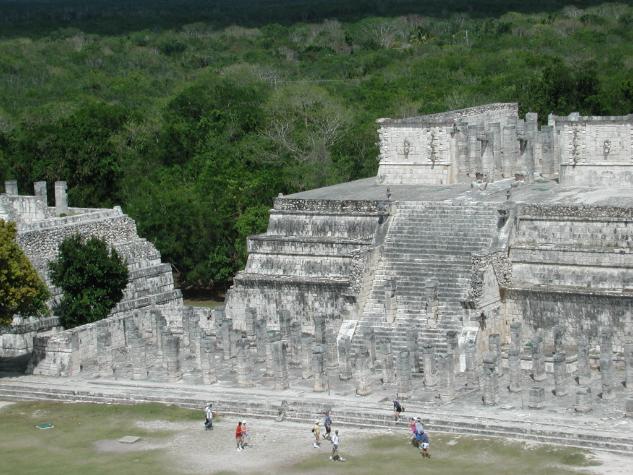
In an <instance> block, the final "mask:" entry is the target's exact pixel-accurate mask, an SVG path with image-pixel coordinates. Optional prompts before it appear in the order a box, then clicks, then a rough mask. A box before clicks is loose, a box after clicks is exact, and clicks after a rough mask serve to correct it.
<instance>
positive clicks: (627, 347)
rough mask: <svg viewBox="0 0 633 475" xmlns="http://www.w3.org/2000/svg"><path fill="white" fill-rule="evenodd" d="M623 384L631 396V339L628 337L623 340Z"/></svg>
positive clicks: (632, 380)
mask: <svg viewBox="0 0 633 475" xmlns="http://www.w3.org/2000/svg"><path fill="white" fill-rule="evenodd" d="M623 350H624V352H623V353H624V354H623V356H624V386H625V387H626V393H627V394H628V395H629V396H633V339H630V337H628V338H627V339H626V340H625V341H624V345H623Z"/></svg>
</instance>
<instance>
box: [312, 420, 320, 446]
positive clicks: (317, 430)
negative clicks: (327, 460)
mask: <svg viewBox="0 0 633 475" xmlns="http://www.w3.org/2000/svg"><path fill="white" fill-rule="evenodd" d="M312 433H313V434H314V448H315V449H320V448H321V425H320V422H319V420H318V419H317V420H316V421H314V427H312Z"/></svg>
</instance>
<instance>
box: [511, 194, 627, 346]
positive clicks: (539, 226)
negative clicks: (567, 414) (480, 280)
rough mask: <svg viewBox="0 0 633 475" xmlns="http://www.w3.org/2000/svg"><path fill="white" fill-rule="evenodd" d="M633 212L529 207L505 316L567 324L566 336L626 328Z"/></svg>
mask: <svg viewBox="0 0 633 475" xmlns="http://www.w3.org/2000/svg"><path fill="white" fill-rule="evenodd" d="M632 220H633V211H632V210H631V209H630V208H621V207H606V206H567V205H536V204H534V205H523V206H520V207H519V209H518V213H517V219H516V226H515V229H514V233H513V237H512V240H511V244H510V254H509V258H510V261H511V262H512V272H511V276H512V281H511V282H510V283H508V284H507V287H508V289H507V291H506V293H505V297H506V316H507V318H508V319H518V320H521V319H523V320H524V321H526V322H527V323H529V324H530V325H531V326H532V327H533V328H543V329H548V328H552V327H553V326H554V325H557V324H560V325H562V326H563V328H565V329H566V330H567V331H566V338H568V339H570V341H571V340H573V338H575V337H576V336H577V335H578V333H579V332H582V331H584V332H589V333H588V334H590V335H591V336H592V337H596V338H597V336H598V331H599V329H600V328H601V327H604V326H614V327H617V328H619V326H620V325H621V320H622V319H623V317H624V316H625V315H626V314H627V313H628V312H630V311H631V303H632V302H633V254H632V252H631V249H632V247H633V232H632V230H633V228H632V227H631V221H632Z"/></svg>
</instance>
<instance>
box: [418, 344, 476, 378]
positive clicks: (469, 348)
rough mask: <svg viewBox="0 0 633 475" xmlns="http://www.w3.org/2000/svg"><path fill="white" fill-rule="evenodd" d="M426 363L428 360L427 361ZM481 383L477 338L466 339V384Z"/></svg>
mask: <svg viewBox="0 0 633 475" xmlns="http://www.w3.org/2000/svg"><path fill="white" fill-rule="evenodd" d="M424 364H425V365H426V360H425V363H424ZM478 385H479V378H478V371H477V345H476V343H475V340H473V339H468V340H467V341H466V386H468V387H469V388H474V387H476V386H478Z"/></svg>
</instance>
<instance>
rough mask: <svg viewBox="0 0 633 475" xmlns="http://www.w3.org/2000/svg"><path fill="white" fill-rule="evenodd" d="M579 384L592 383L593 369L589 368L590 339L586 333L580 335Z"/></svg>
mask: <svg viewBox="0 0 633 475" xmlns="http://www.w3.org/2000/svg"><path fill="white" fill-rule="evenodd" d="M577 347H578V362H577V366H576V369H577V376H576V377H577V382H578V384H581V385H588V384H590V383H591V367H590V366H589V337H588V336H587V334H586V333H585V332H582V331H581V333H580V334H579V335H578V341H577Z"/></svg>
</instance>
